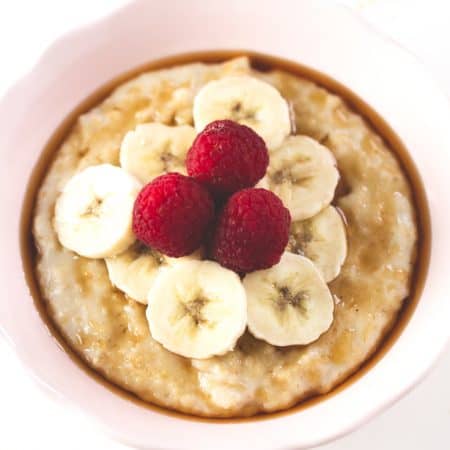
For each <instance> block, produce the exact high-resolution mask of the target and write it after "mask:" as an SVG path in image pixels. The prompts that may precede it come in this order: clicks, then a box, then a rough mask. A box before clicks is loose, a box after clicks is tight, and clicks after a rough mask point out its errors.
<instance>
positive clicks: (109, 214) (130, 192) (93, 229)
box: [54, 164, 141, 258]
mask: <svg viewBox="0 0 450 450" xmlns="http://www.w3.org/2000/svg"><path fill="white" fill-rule="evenodd" d="M140 189H141V185H140V183H139V182H138V181H137V180H136V179H135V178H134V177H133V176H131V175H130V174H128V173H127V172H125V171H124V170H123V169H121V168H120V167H115V166H112V165H110V164H100V165H97V166H91V167H88V168H86V169H84V170H83V171H82V172H79V173H78V174H76V175H74V176H73V177H72V178H71V179H70V180H69V181H68V183H67V184H66V185H65V187H64V189H63V191H62V192H61V194H60V196H59V197H58V199H57V201H56V205H55V218H54V226H55V230H56V233H57V235H58V239H59V241H60V242H61V244H62V245H63V246H64V247H66V248H68V249H70V250H72V251H74V252H76V253H78V254H79V255H81V256H85V257H87V258H105V257H109V256H114V255H117V254H119V253H121V252H123V251H124V250H125V249H127V248H128V247H129V246H130V245H131V244H132V243H133V242H134V240H135V237H134V235H133V232H132V229H131V224H132V213H133V205H134V200H135V199H136V197H137V195H138V193H139V190H140Z"/></svg>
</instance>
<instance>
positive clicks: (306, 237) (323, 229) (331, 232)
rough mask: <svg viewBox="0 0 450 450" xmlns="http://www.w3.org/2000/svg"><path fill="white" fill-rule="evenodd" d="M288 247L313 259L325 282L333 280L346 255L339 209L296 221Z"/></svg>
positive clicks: (325, 210) (293, 251) (345, 241)
mask: <svg viewBox="0 0 450 450" xmlns="http://www.w3.org/2000/svg"><path fill="white" fill-rule="evenodd" d="M286 250H287V251H289V252H291V253H296V254H299V255H303V256H306V257H307V258H308V259H310V260H311V261H312V262H313V263H314V264H315V266H316V267H317V268H318V269H319V272H320V273H321V274H322V276H323V278H324V280H325V282H326V283H329V282H330V281H332V280H334V279H335V278H336V277H337V276H338V275H339V272H340V271H341V267H342V264H344V261H345V258H346V257H347V238H346V233H345V225H344V222H343V220H342V217H341V215H340V214H339V212H338V211H337V210H336V208H333V207H332V206H328V207H327V208H325V209H324V210H323V211H321V212H320V213H319V214H317V215H315V216H314V217H311V218H310V219H308V220H303V221H302V220H299V221H297V222H293V223H292V224H291V233H290V236H289V242H288V245H287V248H286Z"/></svg>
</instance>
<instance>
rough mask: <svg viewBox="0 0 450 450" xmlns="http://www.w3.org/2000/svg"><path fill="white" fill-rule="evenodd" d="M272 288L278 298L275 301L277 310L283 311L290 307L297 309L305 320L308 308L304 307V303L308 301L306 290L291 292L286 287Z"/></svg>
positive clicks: (276, 286) (277, 286)
mask: <svg viewBox="0 0 450 450" xmlns="http://www.w3.org/2000/svg"><path fill="white" fill-rule="evenodd" d="M274 288H275V289H276V290H277V291H278V294H279V295H278V296H277V297H276V299H275V301H276V303H277V306H278V308H279V309H280V310H281V311H284V310H285V309H286V308H287V307H289V306H291V307H293V308H297V309H299V310H300V311H301V312H302V314H304V316H305V318H307V316H308V308H307V307H306V302H307V301H308V300H309V298H310V297H309V294H308V291H306V290H300V291H298V292H293V291H292V290H291V289H290V288H289V287H288V286H286V285H274Z"/></svg>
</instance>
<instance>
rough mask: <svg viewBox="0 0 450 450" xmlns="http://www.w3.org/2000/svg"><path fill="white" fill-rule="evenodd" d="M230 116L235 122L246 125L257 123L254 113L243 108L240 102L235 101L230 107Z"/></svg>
mask: <svg viewBox="0 0 450 450" xmlns="http://www.w3.org/2000/svg"><path fill="white" fill-rule="evenodd" d="M231 115H232V118H233V120H235V121H236V122H239V121H242V122H246V123H255V122H257V117H256V111H253V110H250V109H248V108H244V107H243V105H242V102H240V101H237V102H236V103H235V104H234V105H233V106H232V107H231Z"/></svg>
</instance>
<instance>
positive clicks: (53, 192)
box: [33, 58, 417, 417]
mask: <svg viewBox="0 0 450 450" xmlns="http://www.w3.org/2000/svg"><path fill="white" fill-rule="evenodd" d="M232 74H251V75H253V76H255V77H259V78H262V79H264V80H265V81H267V82H269V83H271V84H273V85H274V86H275V87H276V88H277V89H278V90H279V91H280V92H281V94H282V95H283V96H284V97H285V98H286V99H287V100H288V101H289V102H290V104H291V106H292V110H293V114H294V116H295V124H296V132H297V133H301V134H307V135H310V136H312V137H314V138H316V139H318V140H320V141H321V142H322V143H323V144H324V145H326V146H327V147H328V148H329V149H330V150H331V151H332V152H333V154H334V155H335V157H336V159H337V163H338V168H339V171H340V174H341V179H342V181H341V184H340V185H339V186H338V191H337V199H336V202H335V203H336V204H337V206H339V208H340V209H341V210H342V211H343V212H344V214H345V217H346V220H347V222H348V227H347V238H348V246H349V248H348V256H347V259H346V261H345V264H344V266H343V268H342V271H341V273H340V274H339V276H338V278H336V279H335V280H334V281H333V282H332V283H331V284H330V288H331V291H332V293H333V295H334V297H335V302H336V306H335V318H334V322H333V325H332V327H331V328H330V330H329V331H328V332H327V333H325V334H324V335H323V336H322V337H321V338H320V339H319V340H317V341H316V342H314V343H312V344H310V345H307V346H303V347H302V346H294V347H285V348H277V347H274V346H271V345H269V344H267V343H265V342H263V341H259V340H257V339H255V338H254V337H252V336H251V335H250V334H249V333H245V334H244V335H243V336H242V338H241V339H240V340H239V342H238V345H237V347H236V349H235V350H234V351H232V352H229V353H227V354H226V355H224V356H218V357H214V358H210V359H206V360H190V359H186V358H183V357H181V356H177V355H175V354H173V353H170V352H169V351H167V350H165V349H164V348H163V347H162V346H161V345H160V344H158V343H157V342H155V341H154V340H153V339H152V338H151V336H150V333H149V329H148V324H147V321H146V318H145V306H144V305H142V304H139V303H137V302H135V301H133V300H131V299H127V298H126V297H125V296H124V294H122V293H121V292H120V291H118V290H117V289H115V288H114V287H113V286H112V285H111V283H110V280H109V278H108V274H107V270H106V267H105V263H104V261H103V260H93V259H92V260H90V259H86V258H83V257H80V256H77V255H75V254H74V253H72V252H71V251H69V250H67V249H65V248H63V247H62V246H61V245H60V244H59V242H58V240H57V236H56V233H55V231H54V228H53V225H52V221H53V215H54V206H55V201H56V199H57V197H58V194H59V192H60V191H61V189H62V187H63V186H64V185H65V183H66V182H67V181H68V180H69V178H70V177H71V176H72V175H73V174H74V173H75V172H77V171H79V170H80V169H82V168H85V167H87V166H90V165H95V164H99V163H103V162H108V163H112V164H118V159H119V147H120V143H121V140H122V138H123V137H124V135H125V133H126V132H127V131H129V130H131V129H133V128H134V127H135V126H136V125H137V124H139V123H145V122H161V123H165V124H169V125H179V124H192V102H193V98H194V96H195V94H196V92H197V91H198V90H199V88H201V87H202V86H203V85H204V84H205V83H206V82H208V81H210V80H212V79H217V78H220V77H223V76H227V75H232ZM414 217H415V213H414V209H413V203H412V200H411V193H410V188H409V186H408V183H407V181H406V178H405V176H404V174H403V173H402V171H401V169H400V167H399V165H398V163H397V161H396V160H395V158H394V157H393V156H392V154H391V153H390V151H389V150H388V148H387V147H386V145H385V144H384V143H383V141H382V140H381V138H380V137H379V136H377V135H376V134H375V133H374V132H373V131H372V130H371V128H370V127H369V126H368V125H367V124H366V123H365V122H364V120H362V119H361V118H360V117H359V116H358V115H357V114H355V113H353V112H352V111H351V110H350V109H349V108H348V107H347V106H346V104H345V103H344V102H343V101H342V100H341V99H340V98H339V97H337V96H335V95H333V94H331V93H329V92H328V91H326V90H325V89H323V88H320V87H318V86H317V85H316V84H314V83H312V82H310V81H308V80H305V79H302V78H298V77H295V76H293V75H290V74H287V73H284V72H280V71H273V72H269V73H259V72H256V71H254V70H253V69H251V68H250V65H249V62H248V60H247V59H246V58H238V59H234V60H230V61H228V62H226V63H224V64H212V65H205V64H200V63H196V64H188V65H184V66H181V67H176V68H172V69H165V70H159V71H155V72H149V73H144V74H142V75H140V76H138V77H137V78H134V79H133V80H131V81H129V82H127V83H124V84H123V85H121V86H120V87H118V88H117V89H116V90H115V91H114V92H113V93H112V94H111V95H110V96H109V97H108V98H107V99H106V100H105V101H104V102H103V103H101V104H100V105H99V106H98V107H96V108H94V109H93V110H91V111H90V112H88V113H86V114H84V115H82V116H81V117H80V118H79V119H78V121H77V123H76V125H75V126H74V128H73V129H72V130H71V132H70V134H69V135H68V137H67V139H66V140H65V142H64V143H63V144H62V146H61V148H60V149H59V150H58V152H57V154H56V158H55V160H54V162H53V164H52V165H51V167H50V168H49V170H48V173H47V175H46V177H45V180H44V182H43V184H42V186H41V188H40V190H39V193H38V200H37V207H36V210H35V215H34V224H33V233H34V237H35V242H36V246H37V249H38V254H39V256H38V264H37V274H38V279H39V283H40V287H41V290H42V294H43V298H44V301H45V303H46V306H47V308H48V311H49V314H50V316H51V318H52V320H53V321H54V323H55V324H56V326H57V327H58V329H59V330H60V331H61V333H62V334H63V336H64V337H65V339H66V340H67V342H68V343H69V344H70V346H71V347H72V348H73V349H74V350H75V351H76V352H77V353H78V354H79V355H80V356H81V357H82V358H83V359H84V360H85V361H86V363H87V364H89V366H91V367H92V368H94V369H95V370H96V371H98V372H100V373H101V374H103V375H104V376H105V377H106V378H107V379H109V380H110V381H112V382H113V383H116V384H117V385H119V386H121V387H123V388H124V389H126V390H128V391H131V392H133V393H135V394H136V395H138V396H139V397H141V398H142V399H144V400H147V401H149V402H153V403H156V404H158V405H161V406H165V407H168V408H172V409H176V410H179V411H183V412H189V413H193V414H199V415H204V416H211V417H214V416H217V417H226V416H245V415H251V414H255V413H257V412H262V411H276V410H280V409H284V408H287V407H289V406H291V405H293V404H294V403H297V402H299V401H300V400H302V399H305V398H307V397H309V396H311V395H312V394H316V393H325V392H328V391H329V390H331V389H332V388H333V387H334V386H336V385H337V384H338V383H339V382H341V381H342V380H343V379H345V378H346V377H347V376H349V375H350V374H351V373H353V372H354V371H355V370H356V369H357V368H358V367H359V366H360V365H361V364H362V363H363V362H364V361H365V360H366V359H367V358H368V357H369V356H370V354H371V353H372V352H373V351H374V350H375V349H376V347H377V345H378V344H379V343H380V340H381V339H382V338H383V336H384V335H385V333H386V332H387V330H388V329H389V328H390V327H391V326H392V323H393V321H394V320H395V319H396V316H397V313H398V311H399V309H400V308H401V306H402V303H403V300H404V299H405V297H407V296H408V293H409V284H410V281H411V275H412V270H413V263H414V258H415V253H416V241H417V230H416V226H415V218H414Z"/></svg>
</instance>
